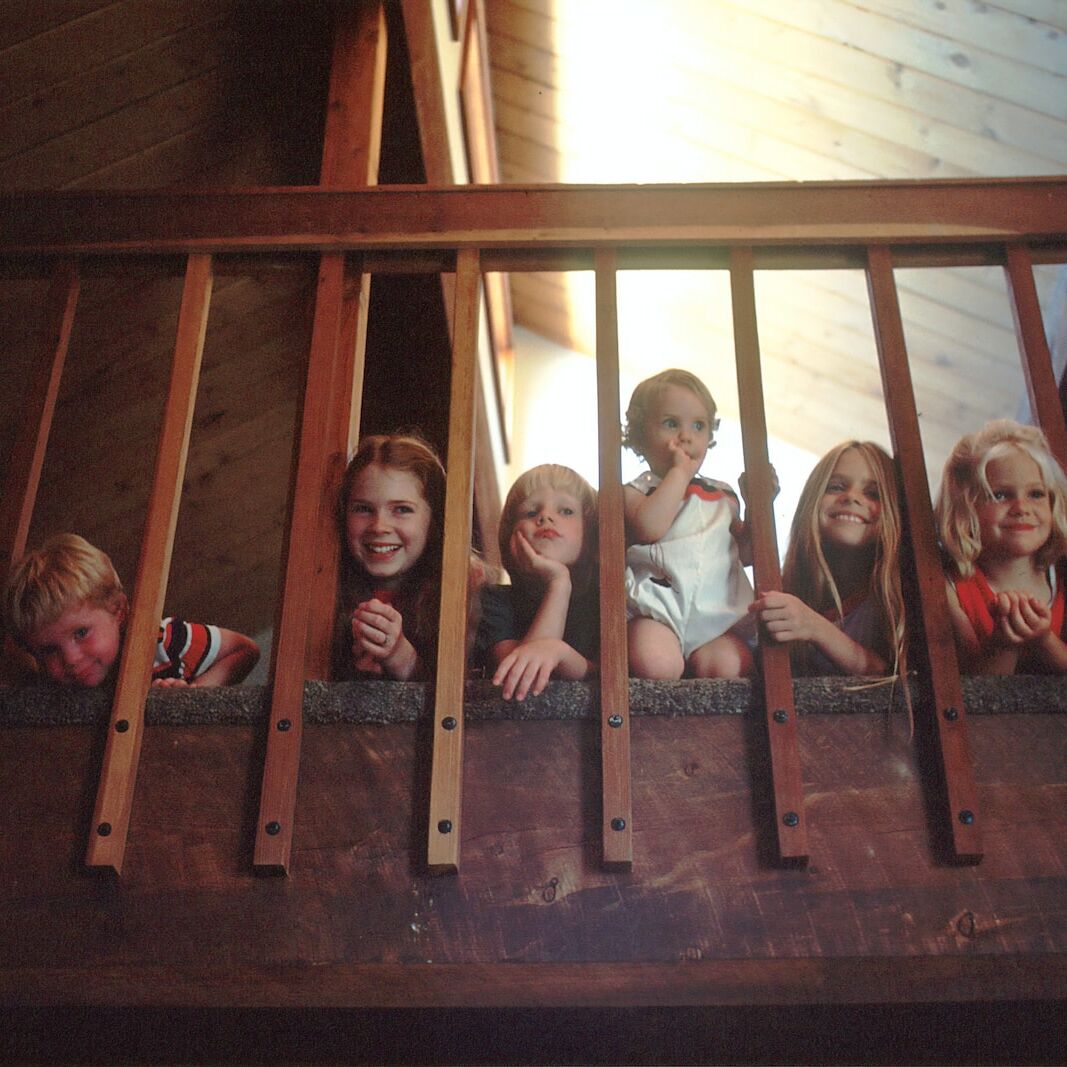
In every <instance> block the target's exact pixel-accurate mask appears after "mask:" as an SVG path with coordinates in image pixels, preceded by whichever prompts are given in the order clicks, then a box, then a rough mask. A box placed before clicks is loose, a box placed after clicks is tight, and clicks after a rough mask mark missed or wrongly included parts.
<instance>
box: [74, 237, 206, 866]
mask: <svg viewBox="0 0 1067 1067" xmlns="http://www.w3.org/2000/svg"><path fill="white" fill-rule="evenodd" d="M212 281H213V272H212V263H211V257H210V256H207V255H201V254H197V255H191V256H190V257H189V261H188V266H187V267H186V271H185V287H184V289H183V291H182V303H181V310H180V312H179V314H178V331H177V337H176V340H175V345H174V365H173V368H172V370H171V379H170V387H169V389H168V392H167V401H166V405H165V406H164V409H163V424H162V427H161V429H160V435H159V451H158V453H157V455H156V469H155V476H154V479H153V482H152V493H151V496H150V497H149V499H148V515H147V517H146V518H145V526H144V539H143V541H142V543H141V556H140V560H139V562H138V565H137V580H136V584H135V586H134V590H133V601H132V604H131V607H130V613H129V617H128V618H127V620H126V637H125V641H124V643H123V649H122V659H121V662H120V664H119V674H118V682H117V685H116V688H115V701H114V704H113V706H112V709H111V721H110V725H109V727H108V735H107V744H106V747H105V749H104V762H103V768H102V770H101V774H100V785H99V788H98V790H97V794H96V806H95V808H94V809H93V821H92V826H91V828H90V831H89V848H88V851H87V854H86V859H85V862H86V863H87V864H88V865H89V866H90V867H110V868H111V869H112V870H114V871H115V873H116V874H120V873H121V872H122V861H123V857H124V855H125V851H126V834H127V831H128V829H129V823H130V811H131V810H132V808H133V792H134V786H135V784H136V781H137V764H138V760H139V759H140V755H141V736H142V734H143V732H144V702H145V698H146V697H147V696H148V687H149V685H150V684H151V680H152V662H153V659H154V658H155V647H156V640H157V637H158V634H159V621H160V618H161V616H162V614H163V601H164V598H165V597H166V592H167V577H168V574H169V571H170V555H171V549H172V547H173V545H174V529H175V526H176V525H177V522H178V507H179V504H180V503H181V490H182V480H183V479H184V478H185V459H186V455H187V453H188V451H189V434H190V430H191V428H192V422H193V408H194V406H195V404H196V387H197V383H198V381H199V378H200V360H201V356H202V355H203V351H204V334H205V332H206V330H207V316H208V309H209V307H210V304H211V287H212Z"/></svg>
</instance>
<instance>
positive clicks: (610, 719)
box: [596, 249, 633, 869]
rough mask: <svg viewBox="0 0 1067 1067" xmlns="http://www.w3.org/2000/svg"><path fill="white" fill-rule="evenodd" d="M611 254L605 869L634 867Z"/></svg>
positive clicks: (599, 362) (603, 439)
mask: <svg viewBox="0 0 1067 1067" xmlns="http://www.w3.org/2000/svg"><path fill="white" fill-rule="evenodd" d="M615 270H616V256H615V252H614V250H612V249H598V250H597V253H596V369H597V415H598V425H599V447H600V490H599V494H598V499H599V512H600V517H599V521H600V543H599V553H600V564H599V566H600V572H599V577H600V760H601V772H602V806H601V823H602V825H601V834H602V840H603V855H604V863H605V865H607V866H609V867H616V868H623V869H629V867H630V866H631V864H632V863H633V829H632V823H633V819H632V812H631V798H630V689H629V679H628V677H627V676H628V673H629V672H628V664H627V654H626V617H625V612H624V603H623V597H622V573H623V568H624V566H625V545H624V543H623V498H622V471H621V464H620V460H619V455H620V452H621V450H622V445H621V442H620V434H619V321H618V299H617V295H616V285H615Z"/></svg>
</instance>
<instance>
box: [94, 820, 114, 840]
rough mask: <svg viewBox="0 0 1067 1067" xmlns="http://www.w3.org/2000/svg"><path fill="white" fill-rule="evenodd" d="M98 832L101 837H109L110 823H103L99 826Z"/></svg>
mask: <svg viewBox="0 0 1067 1067" xmlns="http://www.w3.org/2000/svg"><path fill="white" fill-rule="evenodd" d="M96 832H97V833H98V834H99V835H100V836H101V837H107V836H108V835H109V834H110V833H111V823H109V822H102V823H101V824H100V825H99V826H98V827H97V828H96Z"/></svg>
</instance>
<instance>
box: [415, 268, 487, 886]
mask: <svg viewBox="0 0 1067 1067" xmlns="http://www.w3.org/2000/svg"><path fill="white" fill-rule="evenodd" d="M480 269H481V268H480V265H479V256H478V250H477V249H473V248H472V249H464V250H462V251H461V252H459V253H458V254H457V256H456V285H455V291H456V306H455V314H454V316H453V322H454V323H455V329H454V336H453V341H452V386H451V393H450V402H449V408H448V457H447V459H448V487H447V490H446V493H445V514H444V524H445V541H444V549H443V558H442V561H441V611H440V628H439V633H438V641H437V682H436V686H435V688H434V713H433V714H434V718H433V767H432V770H431V774H430V815H429V848H428V852H427V865H428V866H429V869H430V870H431V871H433V872H435V873H438V874H454V873H455V872H456V871H458V870H459V834H460V828H461V822H460V808H461V799H462V790H463V683H464V679H465V677H466V660H467V599H468V590H469V574H468V572H469V568H470V550H471V526H472V522H471V505H472V503H473V497H474V404H475V385H476V375H477V360H478V302H479V298H480V295H481V285H480V283H481V276H480Z"/></svg>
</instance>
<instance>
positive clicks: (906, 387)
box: [867, 248, 982, 862]
mask: <svg viewBox="0 0 1067 1067" xmlns="http://www.w3.org/2000/svg"><path fill="white" fill-rule="evenodd" d="M867 285H868V288H869V291H870V295H871V314H872V315H873V317H874V336H875V342H876V344H877V347H878V361H879V364H880V366H881V369H882V391H883V393H884V395H885V402H886V412H887V414H888V415H889V434H890V437H891V439H892V441H893V451H894V453H895V455H896V460H897V466H898V468H899V473H900V480H901V488H902V490H903V497H904V513H905V515H906V516H907V523H908V532H909V534H910V543H911V549H912V557H913V560H914V565H915V581H916V584H917V587H918V591H919V605H918V607H919V615H920V617H921V619H922V632H923V637H924V640H925V644H926V650H927V656H928V661H929V667H930V686H931V689H932V693H933V707H932V708H930V709H929V714H930V715H932V717H933V720H934V721H933V724H932V729H931V730H930V734H931V735H932V736H933V737H936V738H937V746H938V755H939V757H940V770H941V777H942V782H943V785H944V787H945V793H946V796H947V801H948V810H947V811H946V812H944V821H945V826H946V830H947V835H948V837H949V838H950V839H951V842H952V849H953V852H954V854H955V856H956V858H957V859H958V860H960V861H965V862H977V861H978V860H980V859H981V858H982V837H981V822H980V820H979V811H978V804H977V800H978V798H977V794H976V792H975V787H974V772H973V771H972V769H971V755H970V748H969V745H968V742H967V716H966V713H965V710H964V707H963V692H962V690H961V688H960V673H959V663H958V660H957V657H956V646H955V642H954V640H953V637H952V624H951V622H950V621H949V615H948V603H947V601H946V599H945V574H944V570H943V568H942V566H941V560H940V556H939V553H938V547H937V542H936V540H935V538H934V516H933V510H932V508H931V506H930V492H929V489H928V487H927V486H928V482H927V478H926V464H925V462H924V460H923V449H922V438H921V436H920V433H919V416H918V412H917V410H916V407H915V392H914V389H913V388H912V383H911V371H910V369H909V367H908V353H907V349H906V347H905V344H904V327H903V324H902V323H901V319H900V304H899V302H898V300H897V290H896V284H895V282H894V279H893V256H892V253H891V252H890V250H889V249H888V248H871V249H870V251H869V253H868V267H867ZM914 615H915V612H914V611H912V617H911V619H910V620H909V621H910V622H911V624H912V626H914V624H915V619H914Z"/></svg>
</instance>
